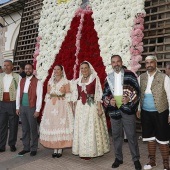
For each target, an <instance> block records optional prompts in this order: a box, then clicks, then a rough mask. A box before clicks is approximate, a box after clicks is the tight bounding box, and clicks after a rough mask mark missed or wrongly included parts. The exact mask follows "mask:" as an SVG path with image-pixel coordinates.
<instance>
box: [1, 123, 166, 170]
mask: <svg viewBox="0 0 170 170" xmlns="http://www.w3.org/2000/svg"><path fill="white" fill-rule="evenodd" d="M20 137H21V127H20V125H19V134H18V142H17V145H16V146H17V152H14V153H13V152H10V150H9V147H8V146H7V148H6V152H3V153H0V170H113V169H112V168H111V165H112V163H113V161H114V150H113V147H112V145H111V148H112V149H111V151H110V152H109V153H108V154H106V155H104V156H102V157H98V158H93V159H91V160H88V161H86V160H82V159H80V158H79V157H78V156H74V155H72V153H71V149H65V150H64V152H63V156H62V157H61V158H55V159H54V158H52V157H51V154H52V152H53V151H52V150H50V149H45V148H43V147H42V146H41V145H39V149H38V154H37V156H35V157H31V156H30V155H29V154H26V155H24V156H22V157H21V156H18V155H17V153H18V152H19V151H21V150H22V142H21V141H20V140H19V138H20ZM110 140H111V138H110ZM139 148H140V153H141V164H142V165H144V164H145V163H146V162H147V161H148V159H147V155H148V154H147V145H146V143H143V142H142V141H141V140H139ZM123 153H124V163H123V165H121V166H120V167H119V168H117V169H116V170H134V165H133V162H132V161H131V155H130V152H129V147H128V144H127V143H124V145H123ZM157 164H158V166H157V167H156V168H154V170H163V166H162V160H161V155H160V152H159V150H157Z"/></svg>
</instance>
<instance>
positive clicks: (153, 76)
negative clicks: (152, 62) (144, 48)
mask: <svg viewBox="0 0 170 170" xmlns="http://www.w3.org/2000/svg"><path fill="white" fill-rule="evenodd" d="M157 72H158V70H156V71H155V73H154V74H152V75H151V76H150V74H149V73H148V71H147V72H146V73H147V75H148V76H149V77H154V76H155V74H156V73H157Z"/></svg>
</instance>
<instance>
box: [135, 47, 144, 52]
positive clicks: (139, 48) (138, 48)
mask: <svg viewBox="0 0 170 170" xmlns="http://www.w3.org/2000/svg"><path fill="white" fill-rule="evenodd" d="M135 48H136V49H137V50H139V51H140V52H143V46H136V47H135Z"/></svg>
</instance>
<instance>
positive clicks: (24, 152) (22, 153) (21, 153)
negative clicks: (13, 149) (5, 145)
mask: <svg viewBox="0 0 170 170" xmlns="http://www.w3.org/2000/svg"><path fill="white" fill-rule="evenodd" d="M28 152H30V151H24V150H22V151H21V152H19V153H18V155H24V154H26V153H28Z"/></svg>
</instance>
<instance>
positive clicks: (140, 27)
mask: <svg viewBox="0 0 170 170" xmlns="http://www.w3.org/2000/svg"><path fill="white" fill-rule="evenodd" d="M133 28H134V29H135V30H136V29H140V30H142V31H143V30H144V26H143V25H141V24H136V25H134V27H133Z"/></svg>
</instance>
